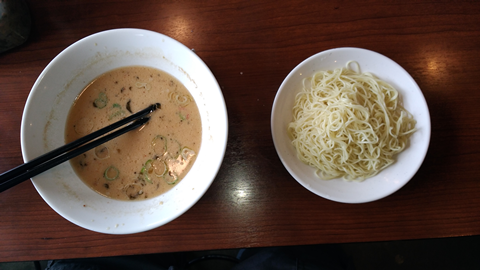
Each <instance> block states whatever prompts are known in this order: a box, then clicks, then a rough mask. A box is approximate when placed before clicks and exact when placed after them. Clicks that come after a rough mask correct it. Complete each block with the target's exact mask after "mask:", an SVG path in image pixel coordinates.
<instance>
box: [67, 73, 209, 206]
mask: <svg viewBox="0 0 480 270" xmlns="http://www.w3.org/2000/svg"><path fill="white" fill-rule="evenodd" d="M154 103H160V108H159V109H157V110H156V111H154V112H153V113H152V114H151V119H150V121H148V123H147V124H146V125H145V126H144V127H141V128H139V129H137V130H134V131H130V132H127V133H126V134H124V135H121V136H119V137H117V138H115V139H113V140H111V141H109V142H107V143H105V144H103V145H101V146H99V147H96V148H95V149H92V150H90V151H88V152H86V153H84V154H82V155H80V156H78V157H76V158H74V159H71V160H70V163H71V164H72V166H73V168H74V170H75V172H76V173H77V175H78V176H79V177H80V178H81V179H82V180H83V181H84V182H85V183H86V184H87V185H88V186H90V187H91V188H92V189H93V190H95V191H97V192H98V193H100V194H102V195H105V196H107V197H110V198H114V199H119V200H141V199H147V198H152V197H155V196H158V195H160V194H162V193H164V192H166V191H168V190H169V189H171V188H172V187H173V186H175V184H177V183H178V182H179V181H180V180H181V179H182V178H183V177H184V176H185V175H186V174H187V173H188V171H189V170H190V168H191V167H192V165H193V163H194V161H195V158H196V156H197V154H198V151H199V150H200V144H201V133H202V127H201V120H200V114H199V111H198V107H197V105H196V104H195V101H194V100H193V98H192V96H191V95H190V93H189V91H188V90H187V89H186V88H185V86H184V85H182V83H180V82H179V81H178V80H177V79H176V78H174V77H173V76H171V75H170V74H168V73H166V72H164V71H161V70H158V69H154V68H150V67H143V66H130V67H123V68H119V69H115V70H113V71H110V72H107V73H105V74H103V75H101V76H100V77H98V78H96V79H95V80H94V81H92V82H91V83H90V84H89V85H88V86H87V87H86V88H85V89H84V90H83V91H82V93H81V94H80V95H79V96H78V97H77V99H76V101H75V103H74V105H73V106H72V108H71V109H70V113H69V115H68V119H67V125H66V131H65V139H66V141H67V143H68V142H71V141H73V140H76V139H78V138H80V137H83V136H85V135H87V134H89V133H91V132H93V131H96V130H98V129H100V128H103V127H105V126H107V125H110V124H112V123H114V122H116V121H119V120H121V119H122V118H125V117H127V116H129V115H131V114H133V113H136V112H138V111H140V110H142V109H145V108H146V107H148V106H149V105H151V104H154Z"/></svg>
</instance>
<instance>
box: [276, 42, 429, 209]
mask: <svg viewBox="0 0 480 270" xmlns="http://www.w3.org/2000/svg"><path fill="white" fill-rule="evenodd" d="M352 60H353V61H357V62H358V63H359V64H360V69H361V72H372V73H373V74H375V75H376V76H377V77H379V78H380V79H382V80H384V81H386V82H388V83H390V84H391V85H392V86H393V87H395V88H396V89H397V90H398V91H399V92H400V94H401V95H402V97H403V103H404V106H405V108H406V109H407V110H408V111H409V112H410V113H412V114H413V116H414V118H415V120H416V121H417V124H416V128H417V131H416V132H415V133H414V134H413V135H412V137H411V138H410V146H409V147H408V148H406V149H405V150H404V151H403V152H402V153H400V154H399V155H398V157H397V160H396V163H394V164H393V165H392V166H390V167H388V168H386V169H385V170H383V171H382V172H380V173H379V174H378V175H376V176H374V177H372V178H369V179H367V180H365V181H364V182H347V181H344V180H342V179H333V180H329V181H325V180H320V179H319V178H318V177H316V176H315V170H314V169H313V168H311V167H309V166H308V165H305V164H304V163H303V162H301V161H300V160H299V159H298V158H297V157H296V155H297V154H296V151H295V149H294V147H293V146H292V144H291V140H290V139H289V137H288V135H287V126H288V124H289V123H290V122H291V121H292V108H293V103H294V100H295V95H296V93H297V92H298V91H299V90H300V88H301V84H302V81H303V79H304V78H307V77H309V76H311V75H313V74H314V73H315V72H316V71H319V70H332V69H335V68H341V67H344V66H345V65H346V63H347V62H348V61H352ZM271 131H272V137H273V141H274V144H275V148H276V150H277V153H278V155H279V157H280V159H281V161H282V163H283V164H284V166H285V168H286V169H287V170H288V172H289V173H290V174H291V175H292V176H293V177H294V178H295V179H296V180H297V181H298V182H299V183H300V184H301V185H302V186H304V187H305V188H307V189H308V190H310V191H311V192H313V193H315V194H317V195H319V196H322V197H324V198H326V199H330V200H333V201H337V202H344V203H364V202H369V201H374V200H378V199H380V198H383V197H385V196H388V195H390V194H392V193H393V192H395V191H397V190H398V189H400V188H401V187H402V186H403V185H405V184H406V183H407V182H408V181H409V180H410V179H411V178H412V177H413V176H414V174H415V173H416V172H417V170H418V169H419V167H420V165H421V164H422V162H423V160H424V158H425V155H426V153H427V150H428V145H429V142H430V114H429V111H428V107H427V103H426V101H425V98H424V96H423V94H422V92H421V90H420V88H419V87H418V85H417V84H416V82H415V81H414V80H413V78H412V77H411V76H410V75H409V74H408V72H406V71H405V70H404V69H403V68H402V67H401V66H400V65H398V64H397V63H395V62H394V61H392V60H391V59H389V58H387V57H385V56H383V55H381V54H379V53H376V52H373V51H369V50H365V49H359V48H338V49H332V50H327V51H324V52H321V53H318V54H315V55H313V56H311V57H309V58H307V59H306V60H305V61H303V62H302V63H300V64H299V65H298V66H297V67H295V68H294V69H293V70H292V71H291V72H290V73H289V74H288V76H287V77H286V78H285V80H284V81H283V83H282V84H281V86H280V88H279V89H278V92H277V95H276V97H275V100H274V103H273V107H272V115H271Z"/></svg>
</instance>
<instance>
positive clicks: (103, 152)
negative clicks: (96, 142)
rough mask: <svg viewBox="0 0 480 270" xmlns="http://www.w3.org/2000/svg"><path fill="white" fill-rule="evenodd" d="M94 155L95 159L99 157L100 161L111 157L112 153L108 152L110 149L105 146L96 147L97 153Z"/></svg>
mask: <svg viewBox="0 0 480 270" xmlns="http://www.w3.org/2000/svg"><path fill="white" fill-rule="evenodd" d="M94 153H95V157H97V158H98V159H100V160H101V159H106V158H109V157H110V152H109V150H108V147H106V146H105V145H103V144H102V145H100V146H97V147H95V152H94Z"/></svg>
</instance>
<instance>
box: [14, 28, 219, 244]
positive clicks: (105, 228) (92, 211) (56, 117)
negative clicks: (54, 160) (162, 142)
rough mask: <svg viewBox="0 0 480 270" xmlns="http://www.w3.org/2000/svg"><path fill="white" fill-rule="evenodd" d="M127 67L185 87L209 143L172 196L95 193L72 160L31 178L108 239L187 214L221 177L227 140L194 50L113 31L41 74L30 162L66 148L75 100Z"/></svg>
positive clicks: (54, 204) (34, 95) (32, 97)
mask: <svg viewBox="0 0 480 270" xmlns="http://www.w3.org/2000/svg"><path fill="white" fill-rule="evenodd" d="M125 66H148V67H153V68H157V69H160V70H163V71H165V72H167V73H169V74H170V75H172V76H173V77H175V78H176V79H178V80H179V81H180V82H181V83H182V84H183V85H185V87H186V88H187V89H188V91H189V92H190V94H191V96H192V97H193V99H194V100H195V102H196V103H197V106H198V109H199V112H200V117H201V123H202V124H201V125H202V138H201V146H200V150H199V152H198V155H197V159H196V161H195V163H194V164H193V166H192V168H191V169H190V171H189V172H188V174H187V175H186V176H185V177H184V178H183V179H182V180H181V181H180V182H179V183H178V184H177V185H176V186H174V187H173V188H172V189H171V190H169V191H168V192H166V193H164V194H162V195H160V196H157V197H154V198H150V199H147V200H141V201H120V200H114V199H110V198H107V197H104V196H102V195H100V194H99V193H97V192H95V191H94V190H92V189H91V188H89V187H88V186H87V185H86V184H85V183H84V182H83V181H82V180H81V179H80V178H79V177H78V176H77V175H76V174H75V172H74V170H73V169H72V167H71V165H70V163H69V162H65V163H62V164H61V165H59V166H57V167H54V168H52V169H50V170H48V171H46V172H44V173H42V174H40V175H38V176H35V177H33V178H32V183H33V185H34V186H35V188H36V190H37V191H38V193H39V194H40V196H41V197H42V198H43V199H44V200H45V202H46V203H47V204H48V205H49V206H50V207H51V208H52V209H53V210H55V211H56V212H57V213H58V214H60V215H61V216H62V217H64V218H65V219H67V220H69V221H70V222H72V223H74V224H76V225H78V226H80V227H83V228H85V229H88V230H92V231H95V232H100V233H107V234H130V233H139V232H143V231H147V230H151V229H154V228H156V227H159V226H162V225H164V224H166V223H168V222H170V221H172V220H173V219H175V218H177V217H179V216H180V215H182V214H183V213H185V212H186V211H187V210H188V209H190V208H191V207H192V206H193V205H194V204H195V203H196V202H197V201H198V200H199V199H200V198H201V197H202V196H203V194H204V193H205V192H206V191H207V189H208V188H209V187H210V185H211V183H212V182H213V180H214V179H215V177H216V174H217V172H218V170H219V168H220V165H221V163H222V160H223V157H224V154H225V149H226V143H227V132H228V121H227V111H226V106H225V101H224V98H223V95H222V92H221V90H220V87H219V85H218V83H217V81H216V79H215V77H214V75H213V74H212V72H211V71H210V69H209V68H208V67H207V66H206V64H205V63H204V62H203V61H202V60H201V59H200V58H199V57H198V56H197V55H196V54H195V53H194V52H193V51H192V50H190V49H189V48H187V47H186V46H184V45H183V44H181V43H180V42H178V41H176V40H174V39H172V38H170V37H168V36H165V35H163V34H160V33H157V32H152V31H148V30H142V29H114V30H108V31H104V32H100V33H96V34H93V35H91V36H88V37H85V38H83V39H81V40H79V41H77V42H76V43H74V44H72V45H71V46H69V47H68V48H66V49H65V50H64V51H62V52H61V53H60V54H58V56H56V57H55V58H54V59H53V60H52V61H51V62H50V63H49V64H48V65H47V67H46V68H45V69H44V70H43V72H42V73H41V74H40V76H39V77H38V79H37V81H36V82H35V84H34V85H33V87H32V90H31V92H30V94H29V96H28V99H27V102H26V105H25V109H24V112H23V117H22V124H21V147H22V154H23V158H24V161H25V162H28V161H29V160H31V159H33V158H35V157H37V156H40V155H42V154H44V153H46V152H48V151H51V150H53V149H55V148H58V147H60V146H62V145H64V144H65V124H66V120H67V116H68V112H69V110H70V108H71V106H72V104H73V103H74V101H75V98H76V97H77V96H78V95H79V94H80V92H81V91H82V90H83V89H84V88H85V86H86V85H87V84H89V83H90V82H91V81H92V80H94V79H95V78H97V77H98V76H99V75H101V74H104V73H106V72H108V71H110V70H113V69H116V68H119V67H125ZM135 143H142V142H135ZM145 143H150V142H145Z"/></svg>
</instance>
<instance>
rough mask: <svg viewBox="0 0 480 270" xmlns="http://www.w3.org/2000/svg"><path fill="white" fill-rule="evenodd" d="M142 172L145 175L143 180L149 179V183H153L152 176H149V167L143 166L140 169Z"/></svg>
mask: <svg viewBox="0 0 480 270" xmlns="http://www.w3.org/2000/svg"><path fill="white" fill-rule="evenodd" d="M140 174H141V175H142V176H143V178H142V179H143V180H145V181H147V182H148V183H150V184H153V182H152V180H151V179H150V177H148V172H147V168H145V166H144V167H142V170H140Z"/></svg>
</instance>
